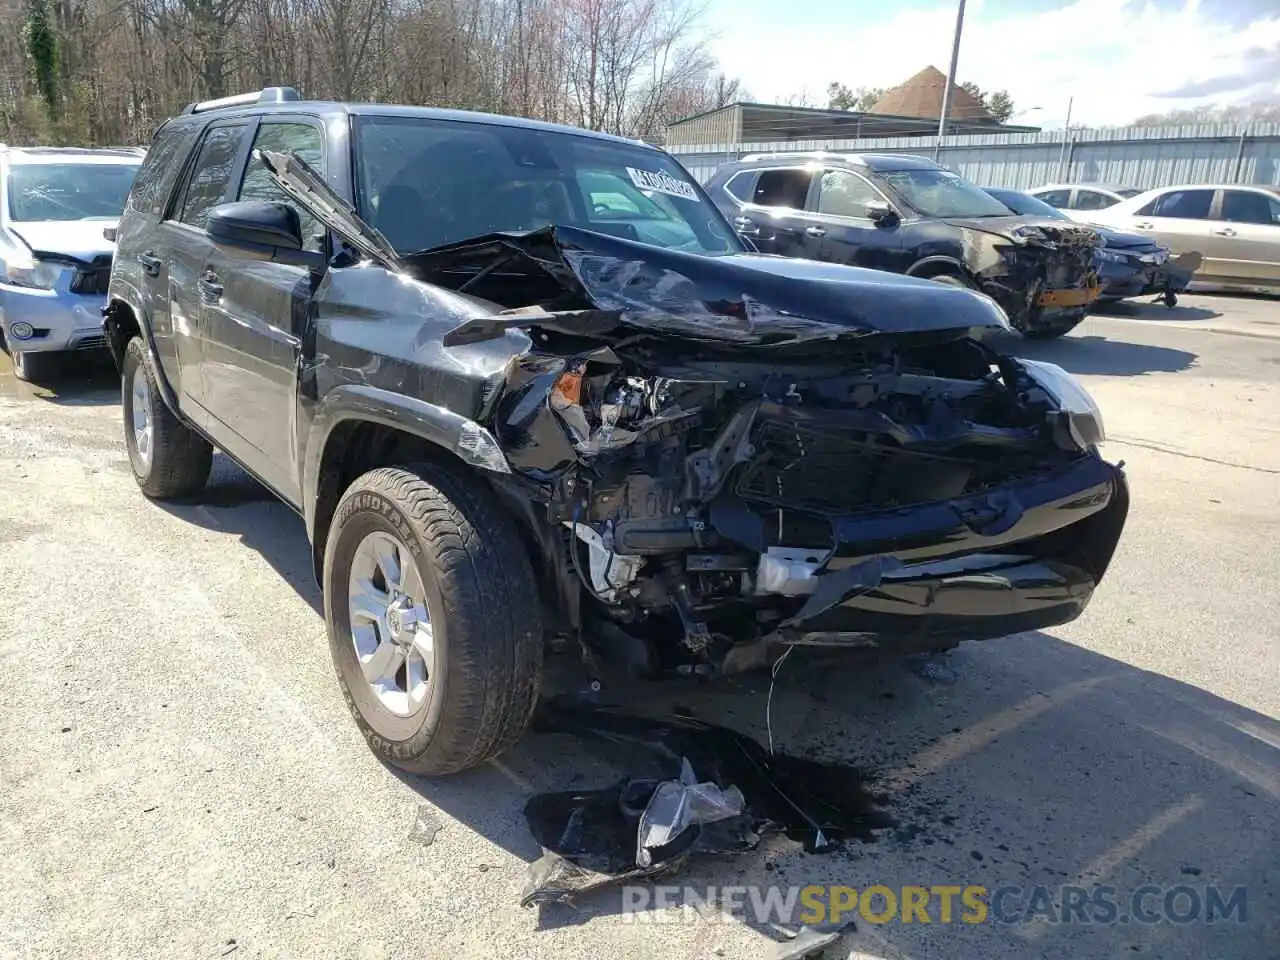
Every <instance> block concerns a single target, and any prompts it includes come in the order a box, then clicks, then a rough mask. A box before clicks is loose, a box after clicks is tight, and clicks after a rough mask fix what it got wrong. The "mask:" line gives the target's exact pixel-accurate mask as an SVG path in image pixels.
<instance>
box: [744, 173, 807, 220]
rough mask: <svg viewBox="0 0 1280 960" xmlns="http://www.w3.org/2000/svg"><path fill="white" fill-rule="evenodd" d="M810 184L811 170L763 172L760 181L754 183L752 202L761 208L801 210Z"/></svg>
mask: <svg viewBox="0 0 1280 960" xmlns="http://www.w3.org/2000/svg"><path fill="white" fill-rule="evenodd" d="M812 182H813V171H812V170H804V169H795V170H763V171H761V173H760V179H758V180H757V181H756V189H755V194H754V196H753V197H752V202H753V203H758V204H759V205H760V206H762V207H791V208H792V209H794V210H803V209H804V201H805V198H806V197H807V196H808V195H809V184H810V183H812Z"/></svg>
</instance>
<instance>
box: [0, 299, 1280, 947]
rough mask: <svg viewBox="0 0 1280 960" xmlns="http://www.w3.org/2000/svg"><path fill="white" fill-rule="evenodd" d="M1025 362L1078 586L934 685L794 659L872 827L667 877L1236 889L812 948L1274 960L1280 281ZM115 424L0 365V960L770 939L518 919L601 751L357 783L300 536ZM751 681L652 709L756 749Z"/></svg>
mask: <svg viewBox="0 0 1280 960" xmlns="http://www.w3.org/2000/svg"><path fill="white" fill-rule="evenodd" d="M1016 347H1017V349H1018V351H1019V352H1021V353H1024V354H1026V355H1031V356H1036V357H1040V358H1042V359H1049V360H1053V361H1055V362H1057V363H1060V364H1062V365H1063V366H1065V367H1066V368H1068V369H1070V370H1072V371H1074V372H1076V373H1078V374H1080V375H1081V376H1082V377H1083V378H1084V379H1085V380H1086V382H1087V383H1088V385H1089V386H1090V388H1091V389H1092V390H1093V391H1094V392H1095V395H1096V396H1097V398H1098V400H1099V402H1100V403H1101V405H1102V407H1103V409H1104V411H1105V414H1106V419H1107V427H1108V430H1109V433H1110V441H1109V443H1108V444H1107V453H1108V455H1109V456H1110V457H1112V458H1113V459H1123V460H1125V461H1126V463H1127V467H1128V470H1129V474H1130V480H1131V483H1132V488H1133V509H1132V512H1131V514H1130V519H1129V526H1128V529H1127V531H1126V534H1125V537H1124V539H1123V540H1122V542H1121V545H1120V550H1119V553H1118V555H1117V557H1116V559H1115V561H1114V563H1113V565H1112V568H1111V572H1110V573H1109V575H1108V579H1107V581H1106V582H1105V583H1104V585H1103V587H1102V589H1101V591H1100V592H1099V594H1098V596H1097V597H1096V599H1095V601H1094V603H1093V605H1092V606H1091V607H1090V609H1089V610H1088V612H1087V613H1086V614H1085V615H1084V616H1083V617H1082V618H1081V619H1080V620H1078V621H1077V622H1075V623H1073V624H1070V625H1069V626H1067V627H1064V628H1061V629H1056V630H1053V631H1049V632H1045V633H1035V634H1030V635H1021V636H1017V637H1010V638H1006V639H1003V640H998V641H991V642H987V643H983V644H967V645H964V646H962V647H961V648H960V649H959V650H958V651H957V652H956V653H955V654H953V655H952V656H950V657H949V658H947V662H946V669H945V670H943V671H941V672H938V673H933V674H926V673H922V672H921V671H912V670H909V669H907V668H906V667H905V666H904V665H902V664H886V665H879V666H877V665H873V664H867V663H860V662H850V663H845V664H843V665H841V666H840V667H838V668H835V669H833V668H830V667H826V668H819V667H817V666H814V665H809V666H806V665H805V664H803V663H797V664H796V665H795V666H794V668H792V667H791V666H790V665H788V668H787V669H784V670H783V671H782V673H781V675H780V677H779V679H778V685H777V689H776V691H775V693H774V697H773V732H774V736H775V738H776V740H777V742H778V743H779V745H780V746H782V747H783V748H785V749H786V750H788V751H790V752H795V753H806V752H814V753H816V754H818V755H820V756H822V757H823V758H826V759H832V760H839V761H841V762H846V763H850V764H856V765H858V766H860V767H861V768H863V769H864V770H866V771H868V772H869V773H870V774H871V775H872V776H873V777H875V778H876V782H877V783H878V784H879V786H880V788H881V789H882V790H884V792H885V793H886V794H887V796H888V801H889V809H890V811H891V813H892V814H893V816H894V817H895V819H896V821H897V827H896V828H895V829H893V830H890V831H888V832H886V833H884V834H883V835H882V836H880V838H879V839H878V840H877V841H876V842H874V843H869V844H857V845H854V846H852V847H850V848H848V849H847V850H845V851H844V852H841V853H837V854H834V855H826V856H810V855H805V854H804V853H803V852H801V851H800V849H799V847H798V846H797V845H796V844H794V843H791V842H790V841H786V840H783V839H777V840H768V841H766V843H765V844H764V845H762V847H761V848H760V849H759V850H758V851H756V852H754V853H752V854H748V855H746V856H741V857H737V858H721V859H708V860H701V861H697V862H695V863H693V864H692V865H691V866H690V868H689V869H688V870H687V871H686V872H685V873H684V874H683V875H682V876H681V877H680V879H679V881H678V882H680V883H683V884H688V885H693V886H707V885H714V886H717V887H723V886H726V885H744V884H761V885H771V886H783V887H785V886H787V885H803V884H807V883H840V884H848V885H851V886H855V887H857V888H859V889H862V888H865V887H866V886H868V885H870V884H877V883H879V884H886V885H888V886H889V887H891V888H895V889H896V888H898V887H901V886H903V885H907V884H920V885H925V886H930V885H934V884H957V885H967V884H981V885H984V886H986V887H987V888H988V889H990V890H994V889H995V888H998V887H1001V886H1002V885H1015V886H1018V887H1019V888H1021V889H1022V890H1023V891H1026V890H1030V889H1031V888H1033V887H1035V886H1036V885H1044V886H1045V887H1047V888H1050V889H1051V890H1054V891H1056V890H1057V889H1058V888H1059V887H1061V886H1062V885H1079V886H1084V887H1089V888H1092V887H1093V885H1095V884H1111V885H1114V886H1115V887H1116V888H1117V889H1118V891H1119V899H1120V900H1121V902H1122V910H1121V912H1122V913H1123V912H1124V910H1123V904H1125V903H1127V899H1126V898H1127V897H1128V895H1129V893H1130V892H1131V891H1133V890H1135V889H1136V888H1139V887H1141V886H1142V885H1144V884H1152V885H1155V886H1157V887H1160V888H1168V887H1173V886H1177V885H1180V884H1181V885H1187V886H1190V887H1192V888H1193V889H1194V890H1197V891H1201V892H1203V891H1204V889H1205V888H1206V887H1207V886H1211V885H1217V886H1220V887H1223V888H1225V889H1226V890H1228V891H1229V890H1230V889H1231V888H1233V887H1235V886H1238V885H1243V886H1245V887H1246V888H1247V891H1246V914H1245V918H1244V919H1243V921H1242V922H1241V921H1240V919H1239V915H1238V914H1237V916H1236V919H1234V920H1229V921H1227V922H1221V921H1220V922H1218V923H1214V924H1208V923H1204V922H1193V923H1189V924H1175V923H1170V922H1161V923H1155V924H1139V923H1136V922H1130V923H1120V922H1116V923H1112V924H1099V923H1093V924H1087V923H1079V922H1074V923H1057V924H1055V923H1046V922H1036V923H1019V924H1000V923H993V922H990V921H989V922H986V923H981V924H964V923H953V924H943V923H940V922H937V921H938V915H937V912H936V910H935V912H934V915H933V919H934V922H933V923H930V924H927V925H926V924H922V923H920V922H918V920H917V922H914V923H910V924H904V923H899V922H897V921H894V922H892V923H888V924H883V925H878V924H873V923H868V922H866V921H864V920H862V919H859V920H858V922H857V928H856V930H853V931H850V932H848V933H847V934H846V935H845V937H844V938H843V939H842V940H841V941H840V942H839V944H837V945H836V946H835V947H834V948H833V950H832V951H831V952H829V953H828V956H837V957H844V956H861V957H879V958H925V957H948V958H950V957H983V958H1005V957H1008V958H1020V957H1027V956H1037V957H1071V958H1092V957H1099V958H1102V957H1107V958H1114V957H1130V956H1139V957H1148V956H1149V957H1194V958H1197V960H1209V958H1237V957H1239V958H1243V957H1249V958H1262V960H1265V958H1276V957H1280V923H1278V912H1277V907H1278V906H1280V817H1278V816H1277V814H1278V813H1280V810H1278V806H1280V723H1278V722H1277V717H1278V716H1280V683H1278V682H1277V678H1280V616H1278V615H1277V608H1278V607H1280V586H1278V584H1280V548H1278V547H1277V543H1280V426H1278V424H1280V416H1278V415H1280V389H1278V388H1277V382H1278V381H1280V301H1275V300H1264V299H1245V298H1239V297H1209V296H1200V295H1196V296H1187V297H1184V298H1183V303H1182V305H1181V306H1180V307H1179V308H1177V309H1175V310H1172V311H1167V310H1165V309H1164V308H1163V307H1152V306H1132V305H1125V306H1121V307H1117V308H1114V309H1113V310H1112V311H1111V313H1110V315H1108V316H1098V317H1093V318H1091V319H1090V320H1088V321H1087V322H1086V323H1085V324H1084V325H1083V326H1082V327H1081V328H1080V329H1079V330H1077V331H1076V332H1075V333H1074V334H1073V335H1072V336H1070V337H1068V338H1067V339H1065V340H1063V341H1061V342H1057V343H1048V344H1028V343H1022V344H1016ZM121 434H122V429H121V424H120V412H119V407H118V403H117V391H116V388H115V385H114V381H113V379H112V373H111V372H110V371H103V370H94V369H92V368H89V367H86V368H84V369H80V368H77V369H75V370H73V371H72V372H71V374H70V375H69V376H68V377H66V378H64V379H63V380H61V381H60V382H59V383H57V384H54V385H52V386H51V387H50V388H31V387H29V386H27V385H25V384H20V383H18V382H16V381H15V380H14V379H13V378H12V375H11V373H10V371H9V369H8V366H7V361H6V360H4V359H3V357H0V489H2V490H3V497H0V698H2V699H3V702H4V709H3V714H2V716H3V724H2V725H0V785H2V786H0V823H2V825H3V830H2V832H0V902H2V903H3V907H0V955H3V956H17V957H28V956H29V957H37V956H38V957H90V956H91V957H102V958H106V957H121V958H125V957H127V958H138V957H219V956H227V955H231V956H235V957H241V956H252V957H325V958H330V957H359V958H380V957H405V958H409V957H414V958H417V957H436V956H439V957H472V956H475V957H486V958H488V957H493V956H497V955H502V956H507V957H512V958H534V957H621V958H630V957H636V958H651V957H661V958H663V960H668V958H670V960H675V958H680V957H705V958H711V957H759V956H770V955H771V954H772V951H773V950H775V949H776V946H775V940H776V934H775V933H774V932H773V931H771V930H770V929H769V928H768V927H767V926H766V925H764V924H762V923H759V922H757V921H755V920H753V919H750V918H745V919H736V920H733V921H730V922H724V921H721V922H716V919H715V918H714V917H697V916H692V917H691V916H688V915H685V914H681V913H680V912H678V911H664V912H660V913H655V914H651V915H650V919H653V918H657V919H667V920H676V921H682V922H669V923H664V924H661V925H657V924H653V923H630V922H627V918H626V917H625V916H624V915H623V914H622V912H621V900H620V897H619V896H618V895H617V894H616V893H614V894H610V895H600V896H597V897H595V898H592V899H590V900H589V901H588V902H586V903H585V904H583V905H582V906H581V908H580V909H577V910H574V909H569V908H564V907H543V908H533V909H527V910H526V909H522V908H520V907H519V906H518V904H517V899H518V895H519V891H520V888H521V885H522V880H523V874H524V869H525V865H526V864H527V863H528V862H529V861H530V860H532V859H534V858H535V857H536V856H537V854H538V849H537V847H536V845H535V844H534V842H533V841H532V839H531V837H530V835H529V833H528V830H527V827H526V825H525V823H524V820H523V816H522V809H523V805H524V802H525V799H526V798H527V797H528V795H529V794H530V793H531V792H533V791H535V790H542V789H563V788H565V787H566V786H568V785H570V784H572V785H573V786H574V787H575V788H577V787H592V786H604V785H607V784H609V783H610V782H612V780H613V779H614V778H615V777H616V776H617V775H618V774H619V772H620V771H619V769H618V767H617V766H615V764H614V761H615V759H616V758H615V757H612V756H610V755H608V753H607V752H606V751H604V750H602V749H601V748H599V747H592V746H590V745H584V744H583V743H581V742H578V741H577V740H575V739H571V738H566V737H563V736H553V735H542V736H529V737H527V738H526V739H525V740H524V741H523V742H522V743H521V744H520V745H519V746H518V747H517V748H516V749H515V750H514V751H512V752H511V753H510V754H509V755H507V756H506V757H504V758H502V760H501V761H500V762H496V763H493V764H490V765H489V766H487V767H485V768H483V769H480V770H476V771H473V772H470V773H467V774H463V775H461V776H457V777H454V778H450V779H447V780H443V781H426V780H421V779H416V778H412V777H407V776H403V775H398V774H396V773H394V772H392V771H391V770H389V769H387V768H385V767H383V766H381V765H380V764H379V763H378V762H376V761H375V759H374V758H373V756H372V755H371V754H370V753H369V752H368V751H367V750H366V749H365V746H364V744H363V742H362V741H361V739H360V738H359V736H358V734H357V732H356V729H355V727H354V725H353V724H352V723H351V721H350V719H349V717H348V715H347V713H346V710H345V707H344V706H343V704H342V701H341V699H340V698H339V695H338V689H337V685H336V683H335V681H334V678H333V672H332V667H331V664H330V660H329V654H328V649H327V644H326V640H325V635H324V626H323V622H322V620H321V617H320V615H319V614H318V612H317V610H318V602H319V594H318V590H317V588H316V586H315V584H314V582H313V580H312V578H311V573H310V561H309V552H308V548H307V544H306V541H305V536H304V532H303V527H302V523H301V521H300V520H299V519H298V518H297V517H295V516H294V515H293V514H292V513H290V512H289V511H288V510H287V509H286V508H284V507H283V506H281V505H280V504H278V503H277V502H275V501H274V500H272V499H271V498H270V496H269V495H268V494H266V493H265V492H264V491H263V490H262V489H261V488H259V487H258V486H257V485H256V484H254V483H253V482H252V481H250V480H249V479H247V478H246V477H245V476H244V475H243V474H241V473H240V472H239V471H238V470H237V469H236V468H234V467H233V466H231V465H230V464H228V463H226V462H219V463H218V464H217V465H216V471H217V473H216V476H215V480H214V483H213V485H212V486H211V488H210V489H209V491H208V492H207V495H206V496H205V497H204V499H203V501H202V502H201V503H199V504H197V505H186V506H172V505H168V506H166V505H159V504H154V503H150V502H148V501H147V500H145V499H144V498H143V497H142V496H141V494H140V493H139V492H138V490H137V488H136V486H135V484H134V482H133V479H132V477H131V475H130V473H129V468H128V463H127V461H126V458H125V453H124V448H123V444H122V440H121ZM764 690H765V681H764V680H762V679H760V678H749V679H747V680H745V681H739V682H737V683H734V684H724V685H720V686H717V687H715V688H713V689H712V690H710V691H707V692H703V693H699V694H697V695H696V697H694V696H693V695H692V694H691V693H690V691H688V690H682V691H679V692H678V694H677V693H674V692H673V693H668V694H664V696H666V697H669V698H674V699H675V700H677V701H678V702H680V703H682V704H687V705H689V706H692V707H693V708H694V709H695V710H697V712H698V713H699V714H700V715H702V716H705V717H706V718H708V719H715V720H719V721H721V722H726V723H729V724H731V725H733V726H735V727H737V728H739V729H742V730H745V731H749V732H753V733H755V734H757V735H761V734H762V732H763V721H764ZM1015 901H1016V898H1015ZM1150 902H1151V903H1153V904H1155V905H1157V906H1158V904H1159V902H1160V900H1159V897H1158V896H1157V897H1156V898H1154V899H1153V900H1151V901H1150ZM1020 903H1021V905H1023V906H1025V905H1026V901H1025V900H1023V901H1021V902H1020ZM1015 905H1016V904H1015ZM1179 909H1182V910H1185V909H1186V908H1185V902H1184V906H1182V907H1180V908H1179Z"/></svg>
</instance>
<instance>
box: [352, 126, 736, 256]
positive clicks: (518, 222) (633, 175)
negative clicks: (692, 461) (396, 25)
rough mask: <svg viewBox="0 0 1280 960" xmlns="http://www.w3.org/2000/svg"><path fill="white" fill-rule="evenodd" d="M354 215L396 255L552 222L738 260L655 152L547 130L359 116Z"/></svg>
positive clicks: (725, 233)
mask: <svg viewBox="0 0 1280 960" xmlns="http://www.w3.org/2000/svg"><path fill="white" fill-rule="evenodd" d="M356 156H357V163H358V167H359V170H358V184H359V197H358V199H357V203H358V209H359V213H360V214H361V216H363V217H364V218H365V219H366V220H368V221H369V222H370V223H371V224H372V225H373V226H374V227H376V228H377V229H378V230H379V231H381V232H382V234H383V235H384V236H386V238H387V239H388V240H390V241H391V244H392V246H394V247H395V249H396V252H397V253H399V254H402V255H404V254H409V253H416V252H418V251H420V250H428V249H432V248H434V247H439V246H443V245H444V244H447V243H453V242H455V241H459V240H467V239H470V238H472V237H479V236H484V235H485V234H489V233H497V232H508V233H520V232H525V231H529V230H538V229H541V228H544V227H547V226H551V225H553V224H564V225H569V226H576V227H581V228H583V229H586V230H595V231H598V232H600V233H607V234H610V235H612V236H616V237H622V238H624V239H627V240H638V241H640V242H642V243H649V244H653V245H655V246H659V247H668V248H671V249H676V250H686V251H689V252H692V253H704V254H705V253H730V252H733V253H736V252H738V251H740V250H741V249H742V246H741V242H740V241H739V240H738V239H737V236H736V235H735V234H734V233H733V231H732V230H730V229H729V227H728V225H727V224H725V222H724V219H723V218H722V217H721V216H720V214H719V212H718V211H717V210H716V209H715V208H714V207H713V206H712V205H711V204H710V203H709V202H708V201H706V200H704V199H703V197H702V195H701V193H700V192H699V191H698V190H696V189H695V187H694V186H693V183H692V181H691V180H690V179H689V175H688V174H687V173H685V171H684V170H683V169H682V168H681V167H680V166H679V165H678V164H677V163H676V162H675V161H674V160H672V159H671V158H670V157H669V156H667V155H666V154H664V153H661V152H659V151H657V150H648V149H645V148H643V147H631V146H628V145H626V144H620V143H612V142H609V141H606V140H597V139H595V138H592V137H585V136H574V135H572V134H566V133H556V132H551V131H546V130H531V129H528V128H525V127H516V126H505V125H498V124H479V123H470V122H462V121H456V120H428V119H419V118H416V117H361V118H360V119H359V122H358V125H357V128H356Z"/></svg>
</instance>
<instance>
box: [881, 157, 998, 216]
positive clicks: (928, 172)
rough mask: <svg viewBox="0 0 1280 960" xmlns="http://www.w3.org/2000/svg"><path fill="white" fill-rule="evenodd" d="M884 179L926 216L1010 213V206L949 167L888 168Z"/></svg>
mask: <svg viewBox="0 0 1280 960" xmlns="http://www.w3.org/2000/svg"><path fill="white" fill-rule="evenodd" d="M880 177H881V179H883V180H884V181H886V182H887V183H888V184H889V186H891V187H893V189H894V190H896V191H897V192H898V193H899V194H900V195H901V196H902V199H903V200H905V201H906V202H907V205H908V206H910V207H913V208H914V209H915V211H916V212H917V213H919V214H921V215H923V216H926V217H1007V216H1009V215H1010V212H1009V208H1008V207H1006V206H1005V205H1004V204H1003V203H1001V202H1000V201H999V200H997V199H996V198H995V197H993V196H991V195H990V194H988V193H985V192H984V191H983V190H982V189H981V188H979V187H975V186H974V185H973V184H972V183H970V182H969V181H968V180H965V179H963V178H961V177H957V176H956V175H955V174H954V173H952V172H951V171H949V170H934V169H927V168H926V169H918V170H884V171H881V173H880Z"/></svg>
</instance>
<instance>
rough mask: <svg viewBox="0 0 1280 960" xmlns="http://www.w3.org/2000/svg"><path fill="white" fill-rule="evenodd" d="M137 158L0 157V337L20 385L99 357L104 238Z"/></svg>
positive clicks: (13, 153)
mask: <svg viewBox="0 0 1280 960" xmlns="http://www.w3.org/2000/svg"><path fill="white" fill-rule="evenodd" d="M144 156H145V151H144V150H141V149H132V148H126V149H79V148H74V147H31V148H25V149H19V148H6V147H0V333H3V335H4V344H5V349H6V350H8V352H9V354H10V356H11V357H12V358H13V368H14V373H15V374H17V376H18V378H19V379H22V380H37V381H38V380H44V379H46V378H48V377H50V376H53V375H54V374H55V373H56V372H57V365H58V360H59V359H60V357H61V355H62V354H63V353H64V352H66V351H71V350H94V349H101V348H104V347H105V345H106V344H105V341H104V340H103V335H102V307H103V305H104V304H105V302H106V292H107V282H108V280H109V279H110V276H111V260H112V257H113V255H114V253H115V244H114V243H113V242H112V241H111V240H109V239H107V236H108V233H114V228H115V226H116V224H117V222H118V221H119V219H120V214H121V213H123V212H124V204H125V199H126V198H127V197H128V195H129V188H130V187H131V186H132V185H133V178H134V176H135V175H136V174H137V172H138V167H139V166H141V164H142V160H143V158H144ZM104 231H108V233H104Z"/></svg>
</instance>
